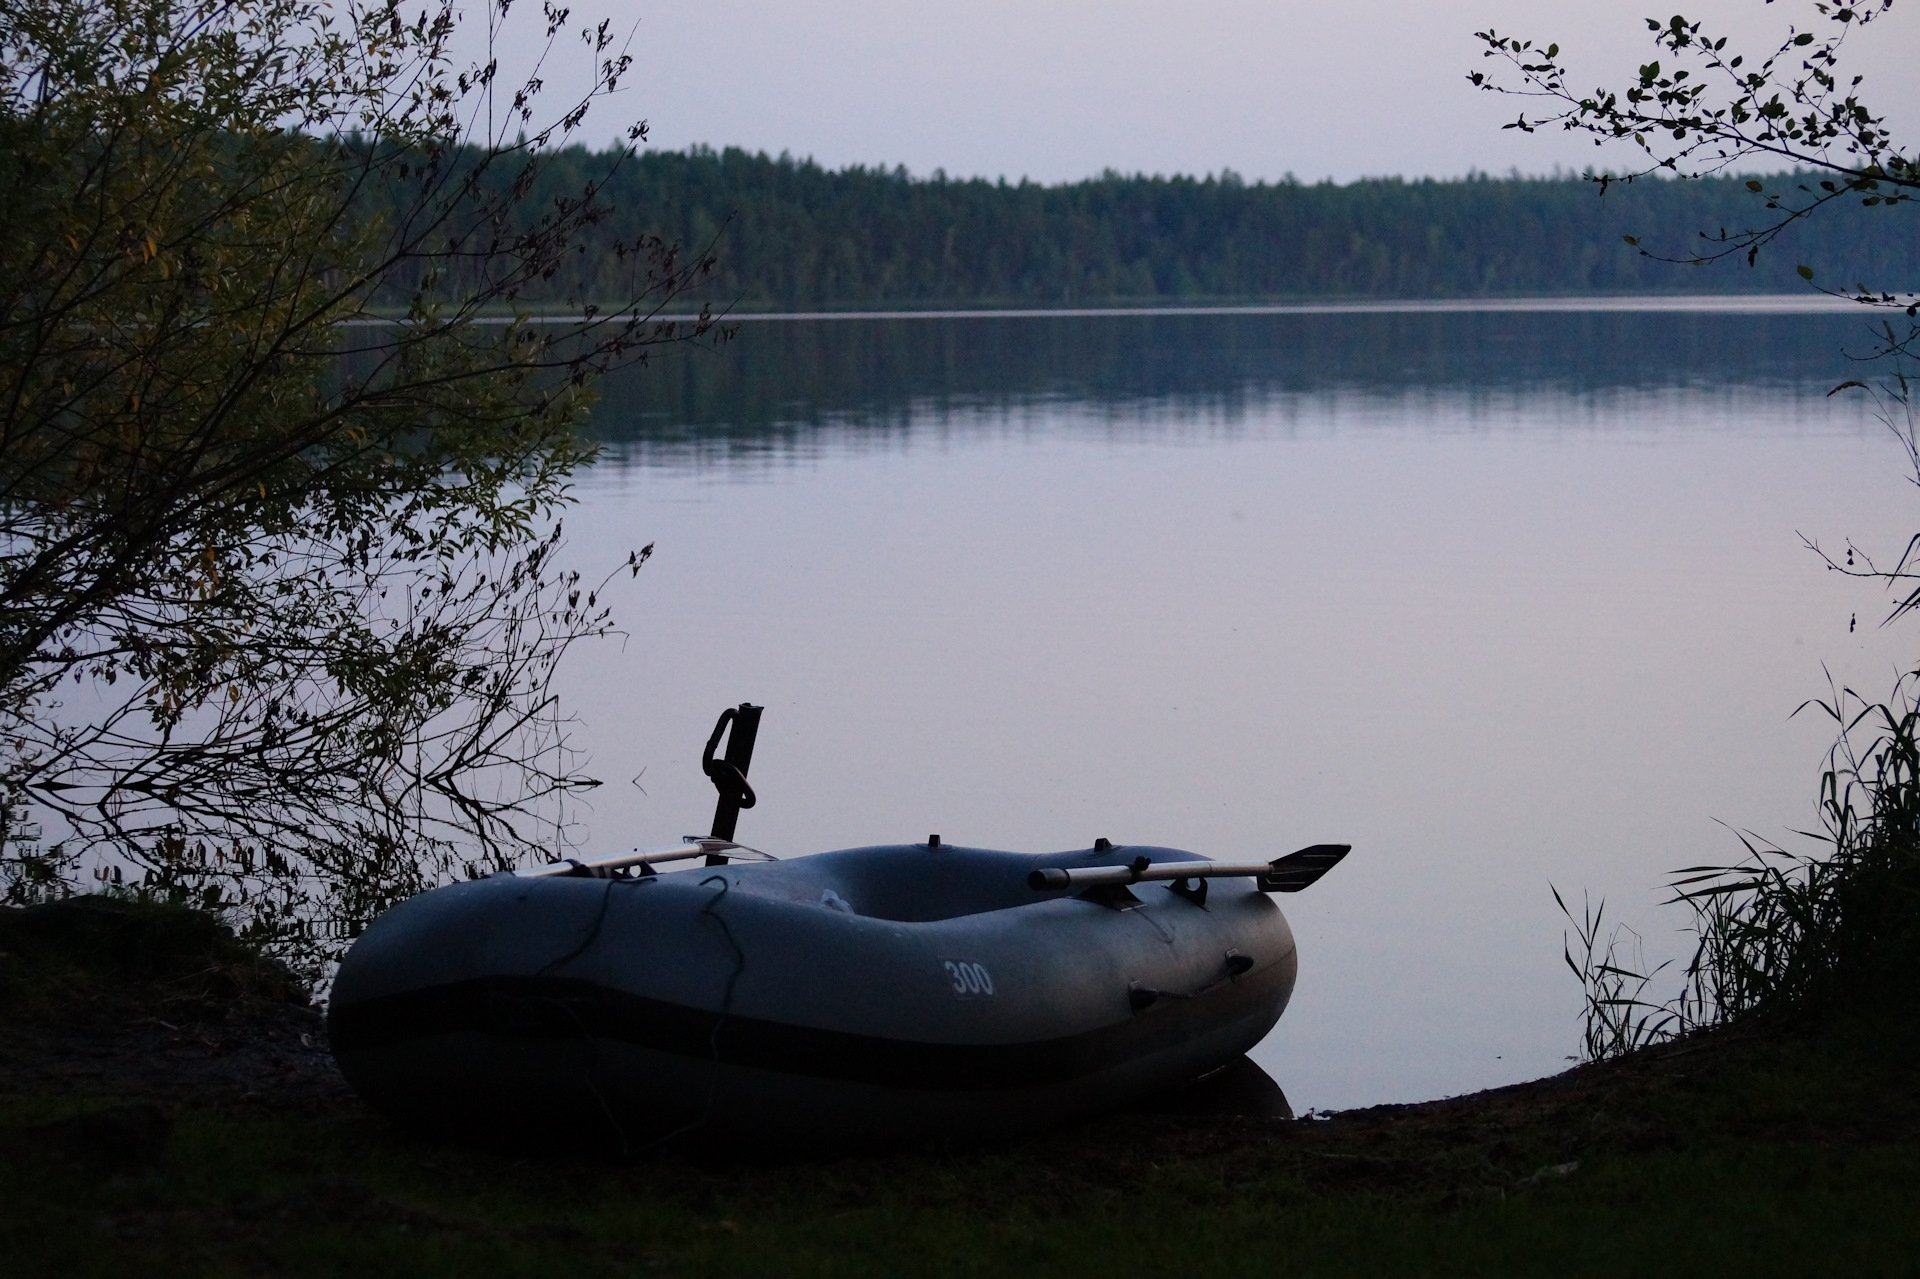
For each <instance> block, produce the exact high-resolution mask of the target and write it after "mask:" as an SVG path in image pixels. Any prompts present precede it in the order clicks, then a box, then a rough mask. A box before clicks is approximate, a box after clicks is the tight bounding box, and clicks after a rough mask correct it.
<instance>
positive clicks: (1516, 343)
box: [594, 312, 1872, 464]
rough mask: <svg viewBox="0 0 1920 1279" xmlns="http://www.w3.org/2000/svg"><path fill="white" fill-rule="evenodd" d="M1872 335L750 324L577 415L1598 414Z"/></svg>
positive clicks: (687, 440) (1160, 418)
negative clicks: (1371, 410)
mask: <svg viewBox="0 0 1920 1279" xmlns="http://www.w3.org/2000/svg"><path fill="white" fill-rule="evenodd" d="M1871 346H1872V343H1871V339H1870V336H1869V334H1868V332H1867V328H1866V323H1865V321H1864V320H1863V319H1862V318H1861V316H1860V315H1857V314H1852V313H1842V314H1838V315H1834V314H1814V315H1769V314H1754V315H1739V314H1735V315H1725V314H1658V313H1654V314H1634V313H1625V314H1622V313H1607V312H1587V313H1582V312H1571V313H1552V314H1544V315H1543V314H1527V313H1499V312H1495V313H1474V312H1466V313H1460V312H1415V313H1400V314H1395V313H1359V314H1317V315H1167V316H1138V315H1132V316H1102V317H1094V318H1076V317H1067V316H1042V317H1035V318H1016V317H999V318H975V319H947V320H926V319H862V320H813V321H807V320H796V321H781V322H763V323H753V324H747V325H743V326H742V328H741V331H740V334H739V336H738V337H737V338H736V339H735V340H734V342H733V343H731V344H730V345H728V346H727V347H725V348H724V349H722V350H720V351H711V350H702V349H693V348H681V349H677V350H669V351H665V352H662V353H660V354H659V355H657V356H656V358H655V359H654V361H653V362H652V363H651V364H650V365H649V366H648V367H646V368H644V369H639V370H634V371H632V372H629V373H626V374H624V375H622V376H619V377H615V378H612V379H610V380H608V381H607V382H606V383H604V384H603V388H602V400H601V403H600V406H599V407H598V409H597V410H596V412H595V417H594V426H595V430H596V431H597V433H598V434H599V435H600V437H601V438H602V439H604V440H606V441H607V442H608V443H609V444H610V445H611V446H612V454H613V458H614V459H617V460H620V461H626V462H637V463H652V464H662V463H665V464H673V463H684V462H687V461H698V460H719V459H723V458H726V457H746V458H750V457H755V456H758V457H760V458H762V459H763V460H764V459H766V458H769V457H777V456H778V455H780V454H783V453H795V452H798V453H802V454H805V453H809V452H814V451H817V450H818V449H819V448H820V447H822V446H823V443H825V442H826V441H827V440H831V441H832V442H833V445H832V446H833V447H854V446H857V445H858V444H859V443H860V442H861V440H862V439H863V438H864V439H865V440H866V441H867V442H868V443H878V442H884V441H886V440H889V439H897V438H898V436H899V434H900V433H901V432H902V431H904V430H907V429H909V428H913V427H918V428H920V429H934V430H937V429H941V428H951V427H952V426H953V425H954V423H956V422H959V421H965V422H967V423H970V424H971V425H973V426H975V427H977V428H979V429H993V428H995V427H996V426H1004V425H1006V424H1007V423H1009V422H1012V423H1016V424H1017V423H1021V422H1026V421H1029V420H1031V419H1032V417H1033V416H1034V414H1036V413H1040V412H1046V411H1048V410H1055V409H1059V408H1061V407H1065V406H1070V407H1071V408H1072V409H1073V412H1072V414H1071V415H1070V416H1072V417H1073V418H1074V419H1075V420H1076V421H1078V422H1079V423H1081V424H1082V426H1083V427H1087V428H1091V429H1096V430H1127V429H1132V428H1135V427H1137V426H1138V425H1139V424H1140V423H1142V422H1150V423H1152V424H1153V427H1154V429H1155V430H1156V431H1165V430H1169V429H1171V430H1175V431H1178V430H1181V429H1183V428H1191V429H1194V430H1206V429H1217V428H1218V427H1220V426H1222V425H1227V426H1231V425H1232V424H1234V423H1238V422H1243V421H1246V420H1247V419H1248V418H1249V417H1251V416H1261V415H1269V414H1270V410H1272V409H1273V408H1274V406H1276V405H1277V404H1284V403H1287V402H1295V403H1299V402H1301V401H1303V400H1310V399H1312V398H1313V397H1325V396H1327V395H1330V394H1339V395H1341V396H1342V397H1345V398H1346V399H1347V400H1349V401H1354V400H1359V401H1367V400H1372V401H1377V402H1380V403H1383V404H1384V403H1391V402H1395V401H1400V400H1406V399H1408V398H1409V397H1411V398H1412V399H1413V400H1414V402H1415V403H1416V404H1417V403H1418V402H1420V401H1424V400H1433V399H1437V400H1439V401H1440V402H1443V403H1448V404H1465V405H1476V404H1477V405H1481V406H1487V405H1498V404H1502V403H1506V402H1509V401H1511V399H1512V398H1513V397H1514V396H1516V395H1520V396H1537V395H1538V394H1539V393H1541V392H1557V393H1560V394H1563V395H1566V396H1572V397H1580V398H1584V399H1586V400H1588V401H1596V400H1600V399H1603V398H1604V399H1611V400H1621V401H1624V403H1625V404H1626V405H1627V407H1628V411H1627V412H1624V413H1616V414H1614V415H1613V416H1614V417H1615V418H1616V419H1617V420H1619V421H1622V422H1630V421H1631V418H1632V412H1631V404H1632V402H1633V399H1634V397H1636V396H1640V397H1644V395H1645V394H1647V393H1649V392H1655V391H1660V390H1666V389H1672V388H1689V389H1692V390H1695V391H1700V390H1705V389H1708V388H1720V389H1723V390H1726V391H1728V392H1729V393H1732V392H1733V391H1734V390H1735V389H1736V388H1737V389H1738V390H1739V391H1741V392H1746V393H1751V392H1754V391H1763V392H1765V393H1766V395H1767V396H1768V398H1769V399H1770V400H1778V399H1779V397H1780V396H1782V395H1783V394H1785V395H1796V396H1817V395H1821V394H1824V392H1825V391H1826V390H1827V389H1828V388H1829V387H1830V386H1832V385H1833V384H1834V382H1835V381H1837V380H1839V379H1840V377H1842V376H1845V375H1847V371H1846V369H1845V361H1844V360H1843V359H1841V358H1840V357H1839V352H1841V351H1842V350H1843V349H1848V348H1851V349H1855V350H1859V351H1862V352H1864V351H1867V350H1870V349H1871ZM1837 369H1838V370H1839V372H1838V373H1837V372H1836V370H1837ZM1441 416H1442V417H1444V418H1446V419H1447V420H1449V421H1458V420H1460V417H1461V414H1459V413H1456V412H1449V413H1444V414H1442V415H1441ZM823 428H828V429H830V431H831V434H830V435H823V434H822V429H823Z"/></svg>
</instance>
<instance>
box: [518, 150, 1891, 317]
mask: <svg viewBox="0 0 1920 1279" xmlns="http://www.w3.org/2000/svg"><path fill="white" fill-rule="evenodd" d="M1796 180H1797V179H1795V178H1794V177H1793V176H1792V175H1783V176H1777V177H1770V178H1769V179H1767V181H1768V182H1769V183H1771V184H1788V185H1791V184H1792V183H1793V182H1794V181H1796ZM539 181H540V187H539V190H538V191H536V192H535V193H534V198H532V199H530V200H529V201H528V202H527V206H526V207H528V208H532V209H539V208H555V207H561V205H562V204H563V202H565V201H567V200H572V199H578V198H579V196H580V193H581V192H583V191H585V190H587V189H588V188H589V187H592V188H593V189H594V190H595V192H596V198H597V199H598V200H599V201H601V202H602V203H603V204H604V206H605V207H606V208H607V209H608V210H609V216H608V217H606V218H605V219H603V220H602V221H601V223H600V224H599V225H597V226H595V227H594V228H592V229H591V230H590V231H589V233H588V234H587V235H586V236H584V237H583V238H582V240H581V242H580V243H579V244H578V245H577V246H576V249H575V254H574V256H572V257H571V258H570V259H569V260H568V261H567V263H566V264H564V266H563V267H562V268H561V269H560V270H559V271H558V272H557V273H556V274H555V275H554V276H553V277H551V278H549V279H548V280H547V281H545V282H544V283H543V284H542V286H541V287H540V288H538V289H534V290H531V291H529V292H528V293H527V294H526V295H525V299H526V300H528V301H533V302H538V301H541V300H543V299H557V298H559V297H563V296H589V297H606V298H619V297H628V296H631V295H632V294H633V293H634V292H635V289H634V287H633V286H634V284H635V282H636V281H635V280H634V279H632V278H630V277H631V274H632V270H633V267H632V265H631V261H632V260H631V257H630V255H629V254H628V253H627V252H626V251H625V248H624V246H625V244H626V243H627V242H629V241H632V240H634V239H636V238H637V237H639V236H640V235H642V234H651V235H655V236H658V237H660V238H661V239H663V240H666V241H668V242H675V243H678V244H680V245H682V246H684V247H685V248H687V249H688V250H690V251H694V252H697V253H704V252H706V251H707V250H709V249H711V251H712V252H713V253H714V254H715V255H716V257H717V262H718V270H717V271H716V273H715V276H714V279H713V282H712V290H711V292H709V293H708V294H707V296H709V297H711V298H713V299H714V300H715V301H716V302H717V303H720V304H723V305H734V306H738V307H742V308H745V309H749V310H753V309H780V310H784V309H805V308H825V309H844V308H857V307H881V308H889V307H925V306H943V305H952V306H963V307H972V306H1016V307H1018V306H1042V307H1052V306H1069V307H1073V306H1097V305H1112V304H1122V305H1124V304H1149V305H1151V304H1167V303H1183V302H1184V303H1203V302H1205V303H1230V302H1247V301H1264V300H1276V299H1306V298H1327V297H1356V296H1358V297H1375V298H1387V297H1395V298H1400V297H1407V298H1418V297H1498V296H1514V295H1543V294H1544V295H1553V294H1560V295H1572V294H1634V293H1679V292H1711V293H1730V292H1750V291H1758V292H1791V291H1796V290H1799V289H1803V288H1804V287H1805V282H1804V281H1803V280H1802V279H1800V278H1799V276H1798V275H1797V274H1796V270H1795V268H1796V267H1798V266H1801V265H1810V266H1811V267H1812V269H1814V270H1815V271H1816V272H1817V273H1818V275H1819V278H1820V279H1821V280H1822V281H1828V280H1836V281H1837V280H1840V279H1841V278H1842V277H1843V276H1844V277H1845V280H1844V284H1843V285H1842V287H1846V286H1850V285H1851V284H1852V283H1853V281H1854V277H1855V276H1858V277H1859V278H1861V279H1863V280H1864V279H1875V280H1889V279H1890V280H1896V281H1916V280H1920V240H1916V237H1915V236H1914V234H1913V229H1912V226H1911V225H1910V223H1909V221H1908V219H1907V218H1906V217H1905V216H1903V214H1901V213H1892V212H1879V211H1877V212H1878V216H1867V217H1859V218H1852V219H1841V218H1835V219H1820V220H1814V221H1811V222H1808V223H1806V224H1804V225H1800V226H1795V227H1792V228H1789V229H1788V230H1787V231H1786V232H1785V233H1784V235H1783V237H1782V239H1781V240H1780V242H1779V245H1778V250H1779V251H1777V252H1774V253H1771V254H1770V255H1769V256H1768V257H1766V258H1763V259H1761V260H1760V262H1759V264H1758V265H1757V266H1755V267H1748V266H1747V265H1746V264H1744V263H1743V262H1738V261H1723V262H1719V263H1715V264H1712V265H1709V266H1703V267H1701V268H1696V269H1686V270H1680V269H1676V268H1675V267H1673V266H1672V265H1670V264H1669V263H1667V262H1663V261H1658V260H1656V259H1655V257H1650V256H1648V255H1647V254H1645V253H1642V252H1641V251H1640V248H1642V247H1645V248H1649V249H1651V250H1652V251H1653V252H1654V253H1655V254H1656V255H1658V256H1662V257H1669V258H1671V257H1682V258H1684V257H1688V256H1692V255H1693V254H1695V253H1696V251H1697V250H1696V248H1695V247H1694V246H1696V245H1698V244H1700V243H1701V241H1700V240H1699V239H1698V233H1701V232H1704V233H1706V234H1707V235H1709V236H1716V237H1717V236H1719V235H1720V234H1721V233H1722V232H1723V231H1724V232H1726V233H1728V234H1730V235H1738V234H1740V233H1741V232H1742V231H1744V230H1745V229H1746V228H1747V227H1748V225H1749V224H1750V223H1753V222H1755V221H1756V220H1764V219H1765V218H1766V217H1768V216H1769V215H1768V214H1767V212H1766V210H1765V208H1764V205H1763V202H1762V201H1761V200H1760V199H1758V198H1757V197H1756V196H1755V195H1754V194H1753V193H1752V191H1751V190H1750V189H1749V187H1748V184H1747V179H1744V178H1734V177H1707V178H1700V179H1693V180H1675V179H1665V180H1662V179H1659V178H1651V177H1643V178H1641V179H1640V180H1639V181H1636V182H1632V183H1624V182H1615V183H1612V184H1610V185H1608V186H1607V187H1605V188H1604V190H1603V189H1602V188H1601V187H1600V186H1598V185H1597V184H1596V183H1594V182H1592V181H1589V180H1585V179H1583V178H1582V177H1580V176H1575V175H1569V176H1559V177H1549V178H1521V177H1508V178H1497V177H1491V176H1487V175H1485V174H1473V175H1470V176H1468V177H1465V178H1460V179H1453V180H1444V181H1442V180H1433V179H1420V180H1407V179H1401V178H1381V179H1367V180H1363V181H1358V182H1351V183H1346V184H1336V183H1333V182H1318V183H1304V182H1298V181H1294V180H1292V179H1288V180H1284V181H1280V182H1247V181H1244V180H1242V179H1241V178H1240V177H1239V176H1238V175H1236V174H1234V173H1233V172H1231V171H1227V172H1224V173H1221V174H1217V175H1210V176H1208V177H1204V178H1194V177H1180V176H1175V177H1162V176H1140V175H1136V176H1124V175H1121V174H1118V173H1112V172H1109V173H1106V174H1103V175H1101V176H1100V177H1097V178H1091V179H1088V180H1086V181H1081V182H1070V183H1062V184H1058V185H1042V184H1039V183H1035V182H1029V181H1021V182H1017V183H1013V182H1007V181H1005V180H1004V179H1003V180H999V181H990V180H987V179H984V178H969V179H954V178H949V177H947V176H945V175H944V174H941V173H937V172H936V173H935V174H934V175H932V176H930V177H915V176H912V175H910V174H909V173H908V172H907V171H906V170H905V169H902V168H893V169H888V168H884V167H873V168H868V167H863V166H853V167H850V168H845V169H838V170H835V169H829V168H826V167H823V166H821V165H819V164H816V163H814V162H813V161H811V160H796V159H794V158H792V157H791V156H786V155H782V156H779V157H777V158H776V157H770V156H768V155H766V154H764V153H761V154H753V153H749V152H747V151H744V150H741V149H739V148H735V147H729V148H726V149H725V150H718V151H716V150H713V149H711V148H708V147H694V148H692V149H690V150H686V151H650V152H645V153H642V154H639V155H635V156H629V157H626V158H622V157H621V156H620V155H618V154H617V153H612V152H609V153H601V152H595V151H591V150H589V149H587V148H585V147H574V148H570V149H568V150H566V151H564V152H558V153H555V154H553V155H551V156H550V157H549V159H548V163H547V164H546V165H545V166H544V168H543V169H542V171H541V174H540V178H539ZM1629 236H1632V237H1634V238H1635V239H1636V240H1638V241H1639V242H1640V243H1639V246H1636V245H1634V244H1630V243H1628V242H1627V240H1626V237H1629Z"/></svg>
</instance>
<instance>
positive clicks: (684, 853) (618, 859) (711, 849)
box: [512, 836, 773, 879]
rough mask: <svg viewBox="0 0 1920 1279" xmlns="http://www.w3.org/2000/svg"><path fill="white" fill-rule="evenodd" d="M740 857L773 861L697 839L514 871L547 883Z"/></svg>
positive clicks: (732, 845) (726, 844) (731, 844)
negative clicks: (552, 878) (624, 869)
mask: <svg viewBox="0 0 1920 1279" xmlns="http://www.w3.org/2000/svg"><path fill="white" fill-rule="evenodd" d="M728 856H738V857H740V858H741V860H743V861H756V862H757V861H772V860H773V859H772V858H771V857H769V856H768V855H767V854H765V853H763V852H761V851H760V850H759V849H756V848H748V847H747V846H746V845H745V844H736V843H734V842H733V841H732V840H727V839H711V838H708V837H706V836H701V837H700V838H698V839H687V840H683V841H682V842H680V843H678V844H667V845H664V846H663V847H660V848H636V849H634V850H633V851H632V852H627V853H615V854H613V855H612V856H610V857H588V858H578V859H572V860H568V861H563V862H549V863H548V864H546V865H545V866H533V867H529V868H528V869H526V870H517V871H513V872H512V874H514V875H516V876H518V877H519V878H521V879H544V878H547V877H549V876H553V875H589V876H590V875H593V874H595V873H597V872H601V871H610V870H619V869H621V868H622V867H626V866H638V865H640V864H642V863H646V864H649V865H651V864H653V863H655V862H679V861H686V860H687V859H689V858H692V857H728Z"/></svg>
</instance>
